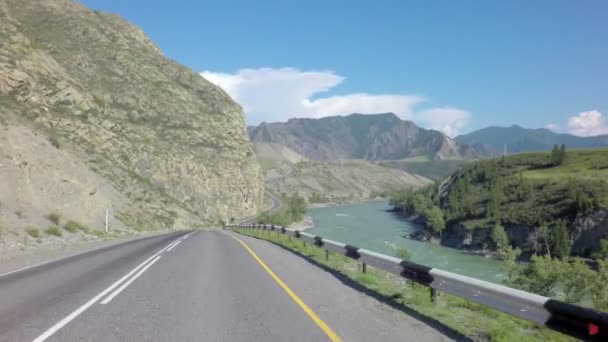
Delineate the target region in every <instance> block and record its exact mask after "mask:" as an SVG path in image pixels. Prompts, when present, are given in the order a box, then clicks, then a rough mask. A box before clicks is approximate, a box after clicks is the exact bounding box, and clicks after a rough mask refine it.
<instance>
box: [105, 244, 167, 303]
mask: <svg viewBox="0 0 608 342" xmlns="http://www.w3.org/2000/svg"><path fill="white" fill-rule="evenodd" d="M158 259H160V255H159V256H157V257H156V258H154V259H153V260H152V261H150V263H148V264H147V265H146V266H145V267H144V268H142V269H141V270H139V272H137V273H136V274H135V275H134V276H133V277H131V279H129V281H127V282H125V283H124V284H122V286H121V287H119V288H118V289H116V291H114V292H112V294H111V295H109V296H107V297H106V299H104V300H103V301H102V302H101V304H108V303H109V302H111V301H112V299H114V297H116V296H118V294H119V293H121V292H122V290H124V289H126V288H127V286H129V285H130V284H131V283H132V282H134V281H135V279H137V278H139V276H140V275H142V274H143V273H144V272H146V270H147V269H148V268H150V266H152V265H154V263H155V262H157V261H158Z"/></svg>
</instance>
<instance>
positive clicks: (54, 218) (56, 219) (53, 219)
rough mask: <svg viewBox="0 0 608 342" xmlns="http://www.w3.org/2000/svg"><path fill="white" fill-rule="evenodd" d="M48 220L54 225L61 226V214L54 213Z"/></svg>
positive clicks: (49, 215) (48, 216)
mask: <svg viewBox="0 0 608 342" xmlns="http://www.w3.org/2000/svg"><path fill="white" fill-rule="evenodd" d="M46 218H47V219H49V221H51V222H53V223H54V224H56V225H59V222H60V221H61V214H59V213H58V212H56V211H54V212H52V213H50V214H48V215H47V217H46Z"/></svg>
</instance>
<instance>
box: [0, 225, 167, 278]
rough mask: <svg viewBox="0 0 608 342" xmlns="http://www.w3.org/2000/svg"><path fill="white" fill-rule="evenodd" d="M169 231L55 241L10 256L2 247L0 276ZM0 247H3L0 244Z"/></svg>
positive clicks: (14, 251)
mask: <svg viewBox="0 0 608 342" xmlns="http://www.w3.org/2000/svg"><path fill="white" fill-rule="evenodd" d="M169 232H170V231H169V230H158V231H153V232H136V233H132V234H129V235H122V236H107V237H95V236H87V237H86V238H85V239H80V240H77V239H72V240H66V239H59V238H58V239H57V241H56V243H47V244H41V245H39V246H36V248H28V249H25V250H12V251H10V254H8V252H7V251H6V249H5V248H4V247H3V249H5V250H3V251H0V255H2V257H1V258H0V274H3V273H8V272H12V271H15V270H18V269H21V268H25V267H29V266H33V265H37V264H41V263H45V262H49V261H52V260H56V259H62V258H66V257H69V256H72V255H77V254H80V253H84V252H88V251H91V250H94V249H97V248H103V247H107V246H112V245H116V244H119V243H122V242H126V241H131V240H135V239H139V238H142V237H147V236H156V235H161V234H166V233H169ZM0 246H3V245H2V243H1V242H0Z"/></svg>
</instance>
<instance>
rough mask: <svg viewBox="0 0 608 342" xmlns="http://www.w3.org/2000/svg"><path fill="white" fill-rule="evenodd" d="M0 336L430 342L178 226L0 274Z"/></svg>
mask: <svg viewBox="0 0 608 342" xmlns="http://www.w3.org/2000/svg"><path fill="white" fill-rule="evenodd" d="M0 303H1V304H0V341H45V340H46V341H76V340H78V341H331V340H334V341H339V340H343V341H408V340H409V341H438V340H447V339H448V337H446V336H444V335H442V333H440V332H439V331H436V330H434V329H433V328H431V327H429V326H427V325H425V324H424V323H422V322H421V321H418V320H417V319H415V318H412V317H410V316H407V315H405V314H403V313H401V312H398V311H395V310H393V309H391V308H388V307H387V306H385V305H384V304H381V303H380V302H378V301H377V300H375V299H373V298H371V297H368V296H366V295H365V294H362V293H360V292H358V291H356V290H354V289H352V288H350V287H347V286H344V285H343V284H342V283H341V282H340V281H339V280H338V279H336V278H335V277H334V276H332V275H331V274H330V273H328V272H326V271H324V270H322V269H320V268H318V267H316V266H314V265H312V264H310V263H308V262H307V261H305V260H304V259H302V258H300V257H298V256H296V255H294V254H292V253H289V252H287V251H285V250H283V249H282V248H280V247H278V246H276V245H273V244H271V243H268V242H265V241H261V240H256V239H253V238H249V237H244V236H241V235H238V234H235V233H232V232H226V231H217V230H215V231H195V232H179V233H172V234H167V235H161V236H155V237H150V238H144V239H140V240H135V241H131V242H127V243H122V244H118V245H116V246H111V247H108V248H104V249H101V250H97V251H93V252H89V253H85V254H82V255H79V256H75V257H71V258H68V259H63V260H60V261H57V262H52V263H49V264H46V265H42V266H38V267H34V268H30V269H26V270H23V271H19V272H15V273H10V274H5V275H0Z"/></svg>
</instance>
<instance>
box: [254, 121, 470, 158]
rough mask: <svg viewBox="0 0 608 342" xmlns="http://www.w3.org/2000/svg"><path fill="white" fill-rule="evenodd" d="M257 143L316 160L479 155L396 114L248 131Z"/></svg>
mask: <svg viewBox="0 0 608 342" xmlns="http://www.w3.org/2000/svg"><path fill="white" fill-rule="evenodd" d="M248 133H249V137H250V138H251V141H252V142H254V143H275V144H282V145H285V146H287V147H289V148H290V149H292V150H294V151H296V152H297V153H299V154H301V155H303V156H305V157H307V158H309V159H315V160H337V159H367V160H386V159H404V158H412V157H425V158H428V159H432V160H446V159H471V158H475V157H478V156H479V152H478V151H475V150H473V149H472V148H470V147H469V146H467V145H464V144H461V143H458V142H456V141H455V140H453V139H451V138H450V137H448V136H446V135H445V134H443V133H441V132H439V131H434V130H426V129H423V128H420V127H418V126H416V125H415V124H414V123H413V122H410V121H403V120H401V119H399V117H397V116H396V115H395V114H392V113H387V114H375V115H363V114H351V115H348V116H333V117H325V118H321V119H290V120H289V121H287V122H286V123H262V124H261V125H259V126H257V127H254V128H249V129H248Z"/></svg>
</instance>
